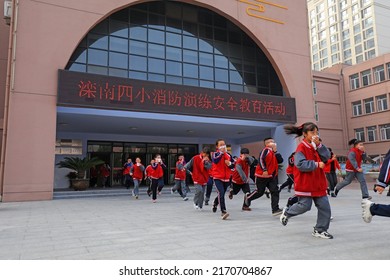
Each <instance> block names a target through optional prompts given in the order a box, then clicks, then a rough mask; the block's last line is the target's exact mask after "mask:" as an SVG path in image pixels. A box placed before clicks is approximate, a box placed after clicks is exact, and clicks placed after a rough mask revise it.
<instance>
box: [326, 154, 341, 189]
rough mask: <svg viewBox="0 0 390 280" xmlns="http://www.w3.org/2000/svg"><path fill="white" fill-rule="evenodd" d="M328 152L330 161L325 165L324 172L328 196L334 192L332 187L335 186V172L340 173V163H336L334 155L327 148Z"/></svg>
mask: <svg viewBox="0 0 390 280" xmlns="http://www.w3.org/2000/svg"><path fill="white" fill-rule="evenodd" d="M328 149H329V152H330V159H329V160H328V161H327V162H326V163H325V167H324V172H325V176H326V179H327V180H328V183H329V184H328V186H329V187H328V194H329V193H330V194H332V193H333V192H334V187H335V186H336V185H337V175H336V170H339V171H340V172H341V167H340V163H339V162H338V160H337V158H336V155H335V154H334V153H333V152H332V149H331V148H328Z"/></svg>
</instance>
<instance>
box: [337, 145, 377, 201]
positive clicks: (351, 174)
mask: <svg viewBox="0 0 390 280" xmlns="http://www.w3.org/2000/svg"><path fill="white" fill-rule="evenodd" d="M348 144H349V145H352V148H351V149H350V150H349V153H348V156H347V157H348V159H347V163H346V165H345V170H346V172H347V175H346V176H345V179H344V180H343V181H342V182H340V183H338V184H337V185H336V186H335V188H334V192H332V193H331V196H332V197H337V195H338V193H339V191H341V189H342V188H344V187H346V186H348V185H349V184H351V183H352V180H353V178H356V179H357V180H358V181H359V183H360V189H361V191H362V198H363V199H371V198H372V197H371V196H370V195H369V193H368V188H367V183H366V179H365V178H364V174H363V168H362V162H363V161H364V160H365V159H366V157H367V156H366V153H365V149H364V145H363V142H362V141H360V140H357V139H352V140H350V141H349V143H348Z"/></svg>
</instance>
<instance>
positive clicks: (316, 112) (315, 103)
mask: <svg viewBox="0 0 390 280" xmlns="http://www.w3.org/2000/svg"><path fill="white" fill-rule="evenodd" d="M314 117H315V120H316V121H317V122H318V121H319V116H318V103H317V102H314Z"/></svg>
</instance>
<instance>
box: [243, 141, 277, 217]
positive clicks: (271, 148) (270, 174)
mask: <svg viewBox="0 0 390 280" xmlns="http://www.w3.org/2000/svg"><path fill="white" fill-rule="evenodd" d="M264 146H265V147H264V149H263V150H262V151H261V153H260V156H259V160H258V161H259V163H258V164H257V167H256V173H255V177H256V181H255V183H256V189H255V190H254V191H253V192H251V193H250V194H246V195H245V205H246V206H248V207H249V206H250V205H251V202H252V201H253V200H255V199H258V198H260V197H262V196H263V194H264V192H265V190H266V188H268V190H269V191H270V193H271V208H272V215H273V216H277V215H280V214H282V211H283V210H282V209H280V208H279V188H278V169H279V163H282V162H283V158H282V156H281V155H280V154H279V153H278V152H277V145H276V143H275V140H274V139H273V138H271V137H269V138H265V139H264Z"/></svg>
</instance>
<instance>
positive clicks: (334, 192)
mask: <svg viewBox="0 0 390 280" xmlns="http://www.w3.org/2000/svg"><path fill="white" fill-rule="evenodd" d="M338 193H339V190H338V189H336V188H335V189H334V191H333V192H332V194H331V197H337V194H338Z"/></svg>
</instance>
